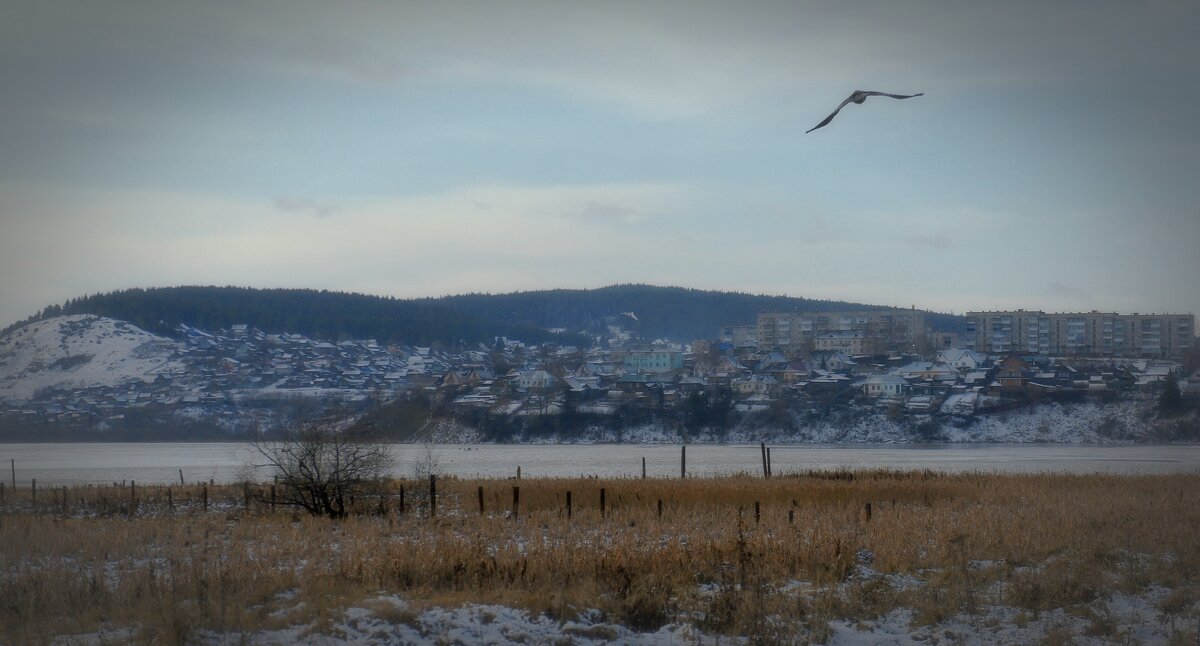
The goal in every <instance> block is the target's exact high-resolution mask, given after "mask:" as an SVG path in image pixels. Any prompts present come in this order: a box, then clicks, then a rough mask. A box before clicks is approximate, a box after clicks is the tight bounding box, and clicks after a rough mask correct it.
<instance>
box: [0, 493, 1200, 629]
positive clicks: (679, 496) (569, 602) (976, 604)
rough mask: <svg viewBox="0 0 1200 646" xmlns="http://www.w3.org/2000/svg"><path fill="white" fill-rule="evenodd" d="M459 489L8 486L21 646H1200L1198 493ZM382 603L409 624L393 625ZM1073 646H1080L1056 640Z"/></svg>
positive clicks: (9, 586) (7, 623) (8, 606)
mask: <svg viewBox="0 0 1200 646" xmlns="http://www.w3.org/2000/svg"><path fill="white" fill-rule="evenodd" d="M437 484H438V498H437V508H436V516H434V517H430V509H429V505H428V492H427V489H428V483H427V482H416V481H408V482H401V481H394V482H389V483H387V484H386V487H387V495H386V496H383V497H382V498H380V497H374V498H371V499H360V500H357V501H355V505H356V507H357V510H358V512H359V513H356V514H352V515H351V517H349V518H347V519H344V520H340V521H332V520H329V519H326V518H319V517H311V516H308V515H302V514H300V513H297V512H296V511H294V510H291V509H284V508H282V507H277V508H275V509H274V510H272V508H271V506H270V503H269V500H270V494H269V493H268V489H267V488H266V487H264V486H255V487H251V488H246V487H244V486H243V485H227V486H216V487H211V488H209V487H201V486H199V485H192V486H187V487H179V486H175V487H171V488H167V487H157V486H156V487H142V486H136V487H130V486H124V487H122V486H119V485H118V486H112V487H80V488H67V489H63V488H58V489H50V490H38V491H37V499H36V505H35V504H34V501H33V500H32V499H31V493H32V492H31V491H30V490H29V489H28V488H24V489H20V490H18V491H16V492H14V491H13V490H12V489H11V487H10V488H8V490H7V492H6V495H5V499H4V501H3V502H2V503H0V643H4V644H25V643H31V644H37V643H49V642H52V641H54V640H55V639H59V640H60V641H61V639H62V637H63V636H71V635H76V636H77V635H93V636H95V635H96V634H97V631H101V630H102V629H103V630H109V631H111V630H113V629H115V628H122V629H129V630H130V631H131V632H127V633H124V634H125V635H126V638H127V639H132V640H133V641H137V642H141V643H153V644H175V643H187V642H189V641H195V640H196V639H197V636H198V635H204V634H213V633H215V634H222V635H230V634H232V635H238V634H243V633H246V634H253V633H256V632H258V631H269V630H278V629H282V628H286V627H288V626H298V625H299V626H306V629H305V630H306V631H307V632H306V633H305V634H311V635H319V634H329V633H330V631H336V629H335V625H336V623H337V622H338V620H339V617H341V616H342V613H344V611H345V610H346V609H347V608H351V607H359V608H367V609H368V610H371V611H372V612H376V613H377V614H378V615H379V616H380V617H382V618H383V619H384V620H385V621H388V622H393V623H403V622H412V621H413V619H414V613H415V612H417V611H419V610H420V609H422V608H429V607H446V608H450V607H457V606H460V605H462V604H464V603H495V604H502V605H505V606H510V607H515V608H522V609H526V610H528V611H529V612H530V613H531V615H534V616H536V615H539V614H544V615H546V616H548V617H552V618H555V619H557V620H561V621H566V620H571V619H573V618H575V617H577V616H578V615H579V614H580V613H581V612H584V611H587V610H591V609H594V610H598V611H599V613H601V616H602V617H603V618H604V620H605V621H608V622H611V623H613V624H620V625H622V626H626V627H629V628H632V629H636V630H642V631H652V630H656V629H658V628H659V627H660V626H662V625H664V624H667V623H686V624H691V625H693V626H694V627H695V628H696V629H697V630H698V631H700V632H702V633H704V634H707V635H714V636H720V635H725V636H743V637H747V638H749V639H750V640H751V641H754V642H784V643H792V642H809V641H815V642H820V641H823V640H825V639H826V638H827V637H828V636H829V634H830V632H829V631H830V623H831V622H836V621H842V622H845V621H850V622H855V621H865V620H869V619H871V618H874V617H878V616H880V615H882V614H885V613H888V612H889V611H891V610H892V609H894V608H907V609H910V610H911V612H912V620H913V622H914V624H915V625H922V624H936V623H938V622H941V621H945V620H947V619H948V618H950V617H953V616H956V615H959V616H961V615H970V614H972V613H977V612H981V609H983V608H986V607H991V606H997V605H999V606H1005V607H1011V608H1017V609H1019V610H1020V611H1021V613H1022V615H1021V617H1037V616H1038V614H1039V613H1042V612H1047V611H1053V610H1060V609H1061V610H1065V611H1067V612H1072V613H1075V614H1076V615H1077V616H1082V617H1084V618H1085V619H1086V621H1085V622H1084V624H1085V626H1086V631H1087V635H1090V636H1091V637H1095V638H1098V639H1100V640H1102V641H1103V640H1111V641H1122V640H1125V641H1129V640H1130V635H1128V634H1126V633H1124V632H1123V630H1124V629H1123V626H1122V625H1121V623H1120V622H1119V621H1115V620H1113V618H1111V617H1106V616H1104V615H1103V613H1097V612H1096V611H1095V607H1096V606H1095V605H1094V603H1095V602H1096V601H1097V600H1102V599H1104V598H1106V597H1108V596H1109V595H1113V594H1117V593H1124V594H1138V593H1140V592H1144V591H1146V590H1148V589H1153V590H1157V591H1158V594H1157V596H1156V598H1157V599H1160V601H1159V602H1157V603H1158V611H1159V612H1161V613H1162V617H1164V619H1163V621H1166V620H1167V619H1169V620H1170V621H1171V625H1170V626H1169V627H1167V628H1164V634H1165V635H1167V636H1168V639H1169V640H1170V641H1178V643H1194V642H1195V640H1196V638H1197V636H1196V626H1197V617H1200V611H1198V608H1200V604H1198V602H1200V475H1175V476H1109V475H1085V476H1079V475H996V474H963V475H943V474H937V473H929V472H889V471H879V472H854V473H850V472H834V473H830V472H824V473H809V474H798V475H787V476H776V477H774V478H771V479H769V480H764V479H762V478H754V477H749V476H744V477H727V478H714V479H689V480H667V479H648V480H645V479H623V480H595V479H554V480H529V479H524V480H486V481H473V480H458V479H450V478H448V479H439V480H438V483H437ZM402 487H403V490H404V509H403V512H401V510H400V500H401V498H400V492H401V488H402ZM514 487H519V498H520V499H519V506H518V509H517V513H516V514H515V515H514V514H513V513H512V512H513V509H512V508H513V489H514ZM481 489H482V501H483V512H482V513H480V494H479V492H480V490H481ZM206 491H207V510H205V504H204V499H205V496H206V494H205V492H206ZM568 492H569V495H570V500H571V506H570V508H569V509H568V506H567V497H568ZM602 492H603V493H602ZM602 495H603V497H604V501H605V509H604V510H603V514H602V513H601V508H600V500H601V496H602ZM660 501H661V507H660ZM868 505H869V509H868ZM660 509H661V511H660ZM381 594H391V595H397V596H399V597H401V598H403V599H404V600H406V601H407V602H408V603H409V604H410V605H408V606H407V607H406V608H405V609H403V610H400V609H397V608H394V607H382V606H380V607H375V606H374V605H373V604H375V602H374V601H372V600H373V599H376V598H378V597H379V595H381ZM1089 613H1090V614H1089ZM1019 619H1020V618H1019ZM100 634H103V633H100ZM434 637H436V636H434ZM1056 639H1064V640H1067V641H1069V640H1070V639H1071V635H1069V634H1068V635H1057V634H1053V633H1051V634H1047V635H1046V640H1047V641H1051V642H1052V641H1055V640H1056ZM84 641H87V640H84ZM92 641H103V639H101V638H95V639H93V640H92ZM67 643H69V641H68V642H67Z"/></svg>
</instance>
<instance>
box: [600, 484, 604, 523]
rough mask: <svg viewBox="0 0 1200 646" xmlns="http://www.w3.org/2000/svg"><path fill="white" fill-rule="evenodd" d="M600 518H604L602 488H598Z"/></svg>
mask: <svg viewBox="0 0 1200 646" xmlns="http://www.w3.org/2000/svg"><path fill="white" fill-rule="evenodd" d="M600 517H601V518H604V487H600Z"/></svg>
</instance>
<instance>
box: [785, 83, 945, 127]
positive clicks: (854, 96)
mask: <svg viewBox="0 0 1200 646" xmlns="http://www.w3.org/2000/svg"><path fill="white" fill-rule="evenodd" d="M869 96H886V97H891V98H893V99H911V98H913V97H914V96H925V93H924V92H917V93H916V94H889V93H887V92H876V91H874V90H855V91H853V92H851V93H850V96H848V97H846V100H845V101H842V104H841V105H839V106H838V107H837V110H834V111H833V112H832V113H831V114H830V115H829V116H828V117H825V120H824V121H822V122H821V123H818V124H817V125H815V126H813V127H812V128H809V129H808V130H805V131H804V134H806V135H807V134H808V133H810V132H812V131H813V130H816V129H817V128H822V127H825V126H827V125H829V122H830V121H833V118H834V117H836V116H837V113H838V112H841V110H842V108H844V107H846V104H847V103H851V102H853V103H862V102H863V100H865V99H866V98H867V97H869Z"/></svg>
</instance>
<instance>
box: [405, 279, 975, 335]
mask: <svg viewBox="0 0 1200 646" xmlns="http://www.w3.org/2000/svg"><path fill="white" fill-rule="evenodd" d="M422 302H426V303H430V304H439V305H446V306H449V307H451V308H454V309H455V310H458V311H462V312H467V313H470V314H474V315H476V316H479V317H481V318H485V319H488V320H493V321H500V322H504V323H509V324H513V325H536V326H539V327H549V328H566V329H568V330H585V331H587V332H590V333H594V334H599V333H602V332H603V331H604V326H605V324H606V322H608V321H611V320H613V317H614V316H615V317H616V320H617V321H618V322H619V323H620V324H621V326H622V327H625V328H626V329H632V330H636V331H637V332H638V333H639V334H640V335H641V336H642V337H643V338H646V339H655V338H670V339H676V340H683V341H691V340H693V339H710V338H713V337H715V336H716V335H717V332H718V331H719V330H720V328H721V327H722V326H724V325H737V324H754V323H755V322H756V321H757V317H758V314H759V313H760V312H788V311H797V312H813V311H818V310H843V309H885V308H884V307H882V306H878V305H862V304H858V303H847V302H845V301H832V300H817V299H809V298H795V297H790V296H766V295H755V294H745V293H740V292H719V291H708V290H699V289H686V288H682V287H656V286H653V285H613V286H610V287H602V288H599V289H555V290H547V291H533V292H517V293H512V294H464V295H461V296H446V297H442V298H437V299H425V300H423V301H422ZM623 312H632V313H633V314H634V315H635V316H636V317H637V320H636V321H635V320H633V319H632V318H630V317H627V316H621V313H623ZM929 323H930V324H931V325H932V326H933V327H934V328H935V329H939V330H947V331H960V330H961V329H962V328H963V327H964V323H965V322H964V320H963V318H962V317H961V316H952V315H948V314H931V315H930V316H929Z"/></svg>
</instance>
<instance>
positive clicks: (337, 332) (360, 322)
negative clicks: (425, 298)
mask: <svg viewBox="0 0 1200 646" xmlns="http://www.w3.org/2000/svg"><path fill="white" fill-rule="evenodd" d="M67 314H95V315H98V316H107V317H110V318H115V319H120V320H123V321H128V322H130V323H132V324H134V325H136V326H138V327H140V328H142V329H144V330H149V331H151V332H155V333H158V334H165V335H173V334H175V329H176V328H177V327H178V326H179V324H181V323H183V324H186V325H190V326H192V327H198V328H201V329H204V330H216V329H221V328H228V327H230V326H232V325H235V324H239V323H245V324H248V325H250V326H252V327H256V328H259V329H261V330H263V331H265V332H268V333H283V332H290V333H295V334H303V335H305V336H309V337H312V338H316V339H325V340H330V341H340V340H345V339H375V340H377V341H379V342H380V343H409V344H414V345H430V344H442V345H445V346H447V347H452V346H454V345H457V344H463V343H465V344H475V343H479V342H484V343H489V344H490V343H491V342H492V341H493V340H494V338H495V337H496V336H511V337H514V338H520V339H522V340H525V341H530V342H543V341H562V342H567V343H578V342H579V340H578V339H576V338H573V337H567V338H563V337H561V336H560V335H555V334H551V333H549V332H547V331H545V330H543V329H539V328H535V327H530V326H518V325H507V324H498V323H497V322H495V321H491V320H487V319H483V318H480V317H478V316H475V315H473V314H470V313H466V312H462V311H458V310H455V309H452V308H449V307H446V306H445V305H438V304H435V303H427V302H417V301H412V300H400V299H396V298H386V297H379V296H365V295H362V294H350V293H344V292H328V291H316V290H311V289H249V288H243V287H165V288H155V289H127V290H122V291H117V292H111V293H108V294H96V295H92V296H84V297H81V298H76V299H72V300H69V301H67V302H66V303H64V304H63V305H61V306H53V307H48V308H46V309H45V310H43V311H42V312H41V313H40V314H39V316H38V318H49V317H52V316H60V315H67Z"/></svg>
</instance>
